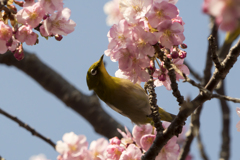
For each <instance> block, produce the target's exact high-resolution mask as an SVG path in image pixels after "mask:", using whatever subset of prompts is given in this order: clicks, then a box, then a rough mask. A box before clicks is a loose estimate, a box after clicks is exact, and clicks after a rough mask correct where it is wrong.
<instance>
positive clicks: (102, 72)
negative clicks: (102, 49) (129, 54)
mask: <svg viewBox="0 0 240 160" xmlns="http://www.w3.org/2000/svg"><path fill="white" fill-rule="evenodd" d="M87 85H88V88H89V90H94V91H95V93H96V94H97V95H98V97H99V98H100V99H101V100H103V101H104V102H105V103H106V104H107V105H109V106H110V107H111V108H112V109H113V110H115V111H116V112H118V113H120V114H122V115H124V116H126V117H128V118H130V119H131V120H132V122H134V123H135V124H137V125H139V124H146V123H150V122H151V121H152V119H151V118H149V115H150V114H151V109H150V104H149V101H148V97H147V95H146V93H145V91H144V89H143V88H142V87H141V86H140V85H139V84H133V83H132V82H131V81H130V80H128V79H123V78H117V77H112V76H110V75H109V74H108V72H107V71H106V69H105V67H104V63H103V55H102V56H101V58H100V60H99V61H97V62H95V63H93V65H92V66H91V67H90V68H89V70H88V72H87ZM159 113H160V117H161V120H164V121H168V122H171V121H172V120H173V119H174V118H175V115H173V114H171V113H168V112H166V111H165V110H163V109H162V108H160V107H159Z"/></svg>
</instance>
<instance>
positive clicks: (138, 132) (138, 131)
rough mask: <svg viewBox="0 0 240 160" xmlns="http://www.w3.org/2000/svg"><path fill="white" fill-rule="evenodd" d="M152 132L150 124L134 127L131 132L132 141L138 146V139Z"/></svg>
mask: <svg viewBox="0 0 240 160" xmlns="http://www.w3.org/2000/svg"><path fill="white" fill-rule="evenodd" d="M152 131H153V127H152V125H151V124H146V125H139V126H138V125H135V126H134V127H133V130H132V134H133V138H134V141H135V142H136V143H137V144H138V145H139V146H140V145H141V144H140V139H141V138H142V136H143V135H145V134H150V133H152Z"/></svg>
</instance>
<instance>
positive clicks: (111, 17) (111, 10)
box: [103, 0, 123, 26]
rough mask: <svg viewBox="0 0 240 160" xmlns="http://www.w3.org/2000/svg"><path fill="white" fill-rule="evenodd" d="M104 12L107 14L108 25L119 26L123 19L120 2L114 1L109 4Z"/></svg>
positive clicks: (104, 8)
mask: <svg viewBox="0 0 240 160" xmlns="http://www.w3.org/2000/svg"><path fill="white" fill-rule="evenodd" d="M103 10H104V12H105V14H107V15H108V16H107V19H106V22H107V25H109V26H111V25H113V24H117V23H118V22H119V21H120V20H121V19H123V15H122V14H121V13H120V11H119V0H112V1H109V2H107V3H106V4H105V5H104V7H103Z"/></svg>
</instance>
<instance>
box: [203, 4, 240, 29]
mask: <svg viewBox="0 0 240 160" xmlns="http://www.w3.org/2000/svg"><path fill="white" fill-rule="evenodd" d="M203 12H204V13H206V14H209V15H212V16H214V17H215V20H216V23H217V24H218V25H220V29H222V30H223V31H233V30H235V29H237V28H239V23H240V1H239V0H204V3H203Z"/></svg>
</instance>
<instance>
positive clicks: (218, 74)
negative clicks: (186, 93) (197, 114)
mask: <svg viewBox="0 0 240 160" xmlns="http://www.w3.org/2000/svg"><path fill="white" fill-rule="evenodd" d="M239 53H240V41H238V43H237V44H236V45H235V46H234V47H233V48H232V49H231V50H230V52H229V54H228V56H227V57H226V58H225V60H224V61H223V62H222V66H223V67H222V69H221V70H217V69H215V71H214V73H213V75H212V77H211V79H210V80H209V82H208V83H207V85H206V86H205V88H206V89H207V90H209V91H210V92H212V91H213V90H214V88H215V87H216V86H217V84H218V83H219V81H220V80H222V79H224V78H225V77H226V75H227V74H228V72H229V70H230V69H231V68H232V67H233V65H234V63H235V62H236V61H237V57H238V56H239ZM210 98H211V97H209V95H207V94H204V92H200V93H199V95H198V96H197V97H196V98H195V99H193V100H192V101H191V102H186V101H184V103H183V104H182V105H181V107H180V111H179V113H178V115H177V117H176V118H175V119H174V120H173V121H172V123H171V124H170V126H169V127H168V128H167V129H166V130H164V132H163V134H162V136H156V139H155V142H156V143H157V144H158V145H157V147H158V150H159V151H160V150H161V149H162V147H163V146H164V145H165V144H166V143H167V141H168V140H169V139H171V138H172V137H173V136H174V135H176V131H177V129H178V127H179V126H181V125H182V124H183V123H184V122H185V120H186V119H187V117H188V116H190V115H191V114H192V113H193V112H194V110H195V109H197V108H198V107H199V106H200V105H202V104H203V103H204V102H205V101H207V100H209V99H210ZM148 151H149V150H148ZM148 151H147V152H146V153H145V159H148V160H153V159H150V158H149V157H151V155H149V152H148ZM159 151H158V152H159Z"/></svg>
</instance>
